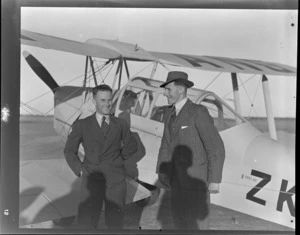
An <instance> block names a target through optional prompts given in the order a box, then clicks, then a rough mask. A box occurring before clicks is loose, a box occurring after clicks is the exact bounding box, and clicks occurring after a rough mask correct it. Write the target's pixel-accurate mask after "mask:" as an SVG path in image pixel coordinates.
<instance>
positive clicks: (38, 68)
mask: <svg viewBox="0 0 300 235" xmlns="http://www.w3.org/2000/svg"><path fill="white" fill-rule="evenodd" d="M23 56H24V57H25V60H26V61H27V63H28V64H29V66H30V67H31V68H32V70H33V71H34V72H35V73H36V75H38V76H39V77H40V79H42V81H43V82H44V83H46V85H47V86H48V87H49V88H50V89H51V90H52V92H53V93H54V92H55V90H56V88H57V87H59V85H58V84H57V83H56V81H55V80H54V78H53V77H52V76H51V75H50V73H49V72H48V71H47V69H46V68H45V67H44V66H43V65H42V64H41V63H40V62H39V61H38V60H37V59H36V58H35V57H34V56H33V55H31V54H30V53H29V52H28V51H23Z"/></svg>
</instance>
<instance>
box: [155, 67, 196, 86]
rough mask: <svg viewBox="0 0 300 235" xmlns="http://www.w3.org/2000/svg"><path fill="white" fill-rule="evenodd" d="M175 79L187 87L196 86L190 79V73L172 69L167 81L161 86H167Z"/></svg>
mask: <svg viewBox="0 0 300 235" xmlns="http://www.w3.org/2000/svg"><path fill="white" fill-rule="evenodd" d="M175 81H177V82H181V83H183V84H185V85H186V86H187V88H189V87H192V86H194V83H193V82H191V81H189V80H188V75H187V74H186V73H185V72H180V71H172V72H169V73H168V77H167V81H166V82H165V83H163V84H161V85H160V87H165V86H166V85H168V84H169V83H171V82H175Z"/></svg>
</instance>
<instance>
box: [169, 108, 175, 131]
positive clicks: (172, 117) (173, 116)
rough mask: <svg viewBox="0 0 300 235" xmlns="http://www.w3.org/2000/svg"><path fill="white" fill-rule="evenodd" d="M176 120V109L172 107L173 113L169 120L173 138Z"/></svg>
mask: <svg viewBox="0 0 300 235" xmlns="http://www.w3.org/2000/svg"><path fill="white" fill-rule="evenodd" d="M175 119H176V108H175V105H173V106H172V111H171V117H170V120H169V133H170V135H171V136H172V132H173V125H174V122H175Z"/></svg>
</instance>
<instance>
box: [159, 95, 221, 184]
mask: <svg viewBox="0 0 300 235" xmlns="http://www.w3.org/2000/svg"><path fill="white" fill-rule="evenodd" d="M170 114H171V109H170V110H169V111H168V112H167V113H166V118H165V122H164V124H165V128H164V134H163V138H162V141H161V147H160V150H159V155H158V162H157V168H156V172H157V173H164V174H167V175H168V176H169V178H170V179H172V176H173V173H174V172H173V171H174V169H176V174H177V178H178V180H179V183H180V184H181V185H182V186H184V187H186V188H195V187H196V188H197V185H199V186H200V187H203V182H204V183H205V185H207V183H210V182H213V183H220V182H221V179H222V170H223V164H224V159H225V149H224V144H223V141H222V139H221V137H220V135H219V133H218V131H217V129H216V128H215V126H214V123H213V119H212V117H211V116H210V115H209V113H208V110H207V108H206V107H204V106H203V105H197V104H194V103H193V102H192V101H190V100H188V101H187V102H186V104H185V105H184V106H183V107H182V109H181V111H180V112H179V114H178V116H177V118H176V119H175V123H174V129H173V133H172V136H170V133H169V128H168V123H169V121H170ZM197 181H201V182H202V183H199V182H197Z"/></svg>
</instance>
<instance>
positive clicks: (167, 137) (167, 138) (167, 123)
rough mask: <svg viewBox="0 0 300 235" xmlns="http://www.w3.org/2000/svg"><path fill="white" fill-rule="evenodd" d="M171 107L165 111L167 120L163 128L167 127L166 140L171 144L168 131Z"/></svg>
mask: <svg viewBox="0 0 300 235" xmlns="http://www.w3.org/2000/svg"><path fill="white" fill-rule="evenodd" d="M171 113H172V108H171V107H170V108H169V110H168V113H167V116H166V117H167V121H166V122H165V125H164V128H167V131H166V140H167V142H168V143H169V144H171V138H170V131H169V123H170V119H171Z"/></svg>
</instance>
